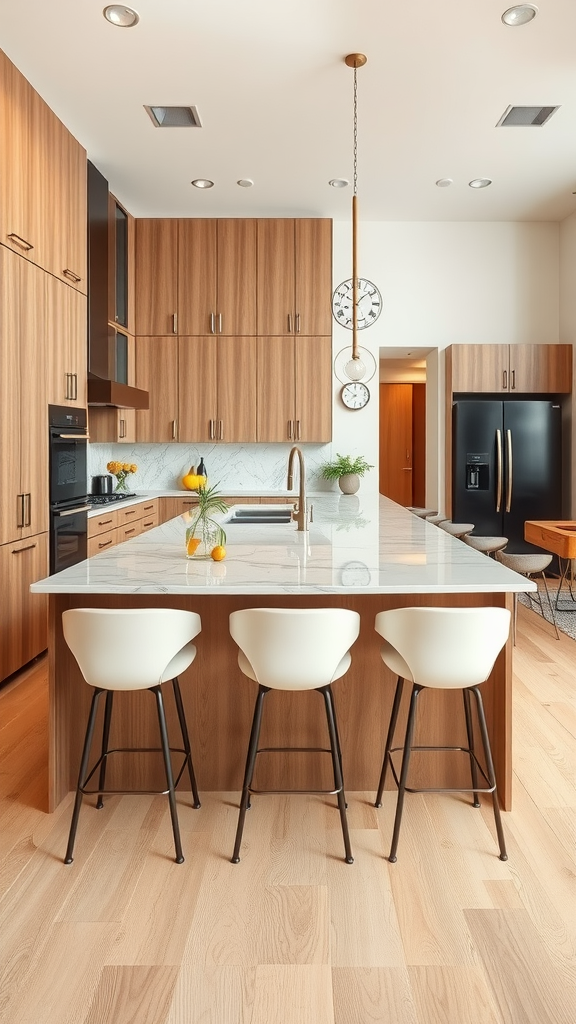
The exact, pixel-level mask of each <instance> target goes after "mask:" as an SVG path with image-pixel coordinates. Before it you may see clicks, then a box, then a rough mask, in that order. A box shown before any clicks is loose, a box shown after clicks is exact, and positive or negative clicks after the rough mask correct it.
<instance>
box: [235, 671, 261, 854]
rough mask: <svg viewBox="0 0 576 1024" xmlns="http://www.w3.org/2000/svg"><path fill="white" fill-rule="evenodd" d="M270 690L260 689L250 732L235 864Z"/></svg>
mask: <svg viewBox="0 0 576 1024" xmlns="http://www.w3.org/2000/svg"><path fill="white" fill-rule="evenodd" d="M269 689H270V687H268V686H259V687H258V696H257V697H256V704H255V705H254V717H253V718H252V729H251V731H250V742H249V744H248V754H247V757H246V768H245V771H244V782H243V785H242V796H241V798H240V813H239V815H238V827H237V829H236V841H235V843H234V853H233V854H232V863H233V864H239V863H240V844H241V843H242V833H243V831H244V819H245V817H246V809H247V807H248V800H249V798H250V786H251V785H252V778H253V776H254V766H255V764H256V755H257V753H258V739H259V737H260V726H261V725H262V711H263V706H264V697H265V696H266V694H267V693H268V692H269Z"/></svg>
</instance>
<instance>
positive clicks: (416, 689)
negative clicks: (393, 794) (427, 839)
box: [388, 683, 422, 864]
mask: <svg viewBox="0 0 576 1024" xmlns="http://www.w3.org/2000/svg"><path fill="white" fill-rule="evenodd" d="M421 689H422V687H421V686H417V685H416V683H414V685H413V687H412V696H411V697H410V710H409V712H408V721H407V723H406V737H405V739H404V754H403V756H402V770H401V772H400V782H399V785H398V801H397V803H396V816H395V818H394V832H393V833H392V845H391V847H390V855H389V857H388V860H389V861H390V863H391V864H395V863H396V851H397V849H398V838H399V836H400V823H401V821H402V810H403V808H404V794H405V791H406V782H407V779H408V768H409V765H410V754H411V752H412V740H413V737H414V727H415V725H416V705H417V701H418V694H419V693H420V690H421Z"/></svg>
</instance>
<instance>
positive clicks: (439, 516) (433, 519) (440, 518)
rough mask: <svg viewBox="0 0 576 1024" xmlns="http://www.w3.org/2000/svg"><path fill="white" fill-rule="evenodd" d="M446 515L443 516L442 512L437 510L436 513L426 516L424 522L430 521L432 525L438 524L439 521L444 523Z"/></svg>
mask: <svg viewBox="0 0 576 1024" xmlns="http://www.w3.org/2000/svg"><path fill="white" fill-rule="evenodd" d="M447 521H448V516H445V515H444V513H443V512H438V513H437V514H436V515H431V516H426V522H427V523H432V526H440V523H446V522H447Z"/></svg>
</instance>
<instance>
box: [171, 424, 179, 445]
mask: <svg viewBox="0 0 576 1024" xmlns="http://www.w3.org/2000/svg"><path fill="white" fill-rule="evenodd" d="M177 432H178V420H172V440H173V441H175V440H176V435H177Z"/></svg>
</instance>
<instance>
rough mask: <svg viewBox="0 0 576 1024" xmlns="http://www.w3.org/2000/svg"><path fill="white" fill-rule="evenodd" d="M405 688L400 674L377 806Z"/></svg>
mask: <svg viewBox="0 0 576 1024" xmlns="http://www.w3.org/2000/svg"><path fill="white" fill-rule="evenodd" d="M403 690H404V680H403V678H402V676H398V681H397V683H396V692H395V693H394V703H393V704H392V714H391V715H390V724H389V726H388V735H387V736H386V746H385V747H384V759H383V761H382V771H381V772H380V782H379V783H378V793H377V794H376V801H375V803H374V806H375V807H382V793H383V792H384V784H385V782H386V773H387V771H388V758H389V756H390V748H391V746H392V743H393V742H394V732H395V729H396V722H397V721H398V712H399V710H400V703H401V701H402V691H403Z"/></svg>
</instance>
